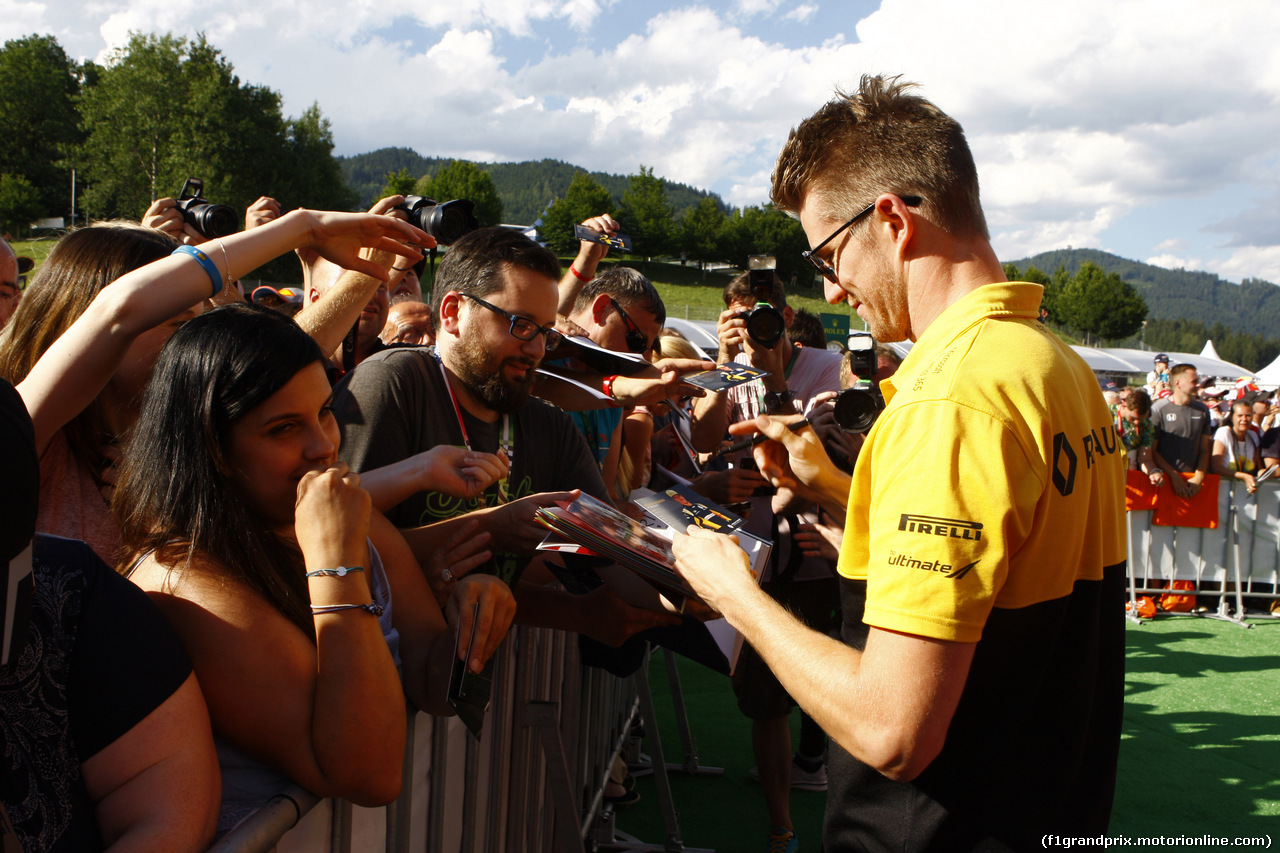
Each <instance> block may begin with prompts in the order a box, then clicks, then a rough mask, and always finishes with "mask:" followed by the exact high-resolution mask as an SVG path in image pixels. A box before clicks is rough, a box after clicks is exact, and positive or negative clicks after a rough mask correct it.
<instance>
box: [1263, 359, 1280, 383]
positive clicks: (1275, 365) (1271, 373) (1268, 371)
mask: <svg viewBox="0 0 1280 853" xmlns="http://www.w3.org/2000/svg"><path fill="white" fill-rule="evenodd" d="M1258 385H1259V386H1262V387H1265V388H1280V356H1277V357H1276V360H1275V361H1273V362H1271V363H1270V364H1268V365H1267V366H1266V367H1264V368H1262V369H1261V370H1259V371H1258Z"/></svg>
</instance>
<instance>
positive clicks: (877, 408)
mask: <svg viewBox="0 0 1280 853" xmlns="http://www.w3.org/2000/svg"><path fill="white" fill-rule="evenodd" d="M849 352H850V353H851V354H852V356H853V364H852V367H853V375H854V376H856V377H857V378H858V381H857V382H856V383H855V384H854V386H853V387H852V388H846V389H844V390H843V391H841V392H840V393H839V394H837V395H836V401H835V416H836V423H837V424H839V425H840V428H841V429H843V430H844V431H845V432H855V433H860V432H866V431H867V430H869V429H871V427H872V425H874V424H875V422H876V418H877V417H879V416H880V413H881V412H882V411H884V395H883V394H881V393H880V386H879V385H878V384H876V382H875V379H874V377H875V375H876V370H877V369H878V367H879V364H878V363H877V361H876V339H875V338H873V337H871V335H868V334H866V333H865V332H858V333H854V334H852V335H850V336H849Z"/></svg>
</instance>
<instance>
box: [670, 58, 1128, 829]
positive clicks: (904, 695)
mask: <svg viewBox="0 0 1280 853" xmlns="http://www.w3.org/2000/svg"><path fill="white" fill-rule="evenodd" d="M911 89H912V87H911V86H910V85H909V84H904V83H901V82H900V81H898V80H897V79H896V78H893V79H885V78H880V77H866V78H863V80H862V83H861V85H860V87H859V89H858V91H856V92H853V93H849V94H845V93H841V94H840V95H839V97H837V98H836V99H834V100H832V101H831V102H830V103H828V104H827V105H826V106H824V107H823V108H822V109H820V110H819V111H818V112H817V113H816V114H815V115H813V116H812V117H810V118H809V119H807V120H806V121H805V122H803V123H802V124H801V125H800V126H799V127H798V128H796V129H795V130H793V131H792V133H791V137H790V138H789V140H788V141H787V144H786V146H785V147H784V148H783V151H782V153H781V155H780V156H779V158H778V165H777V168H776V170H775V173H774V183H773V201H774V203H775V205H777V206H778V207H780V208H782V209H784V210H788V211H791V212H793V213H795V214H796V215H798V217H799V219H800V222H801V224H802V226H803V227H804V229H805V233H806V235H807V236H808V239H809V244H810V246H812V247H813V248H812V249H811V250H810V252H808V253H806V257H807V258H809V260H810V261H811V262H812V263H813V264H814V266H815V267H816V268H817V269H818V270H819V271H820V272H821V273H822V275H823V276H824V277H825V278H826V280H827V284H826V295H827V299H828V301H830V302H832V303H837V302H841V301H845V302H847V303H848V304H849V305H850V306H852V307H853V308H854V309H855V310H856V311H857V313H858V316H859V317H861V318H862V319H863V320H865V321H866V322H867V323H868V324H869V326H870V327H871V332H872V334H873V335H875V337H876V338H877V339H878V340H882V341H898V340H911V341H914V342H915V345H914V347H913V348H912V350H911V353H910V354H909V355H908V356H907V358H906V360H905V361H904V362H903V364H902V366H901V367H900V368H899V370H898V372H897V374H896V375H895V376H894V377H893V378H892V379H890V380H886V381H885V382H883V383H882V384H881V389H882V391H883V392H884V396H885V400H886V402H887V406H886V409H885V411H884V412H883V414H882V415H881V417H880V419H879V421H878V422H877V424H876V426H875V428H874V429H873V430H872V432H871V433H870V435H869V436H868V438H867V442H866V444H865V446H864V447H863V449H862V452H861V454H860V456H859V458H858V462H857V466H856V468H855V471H854V474H853V476H852V477H848V476H846V475H842V474H841V473H840V472H839V471H838V469H836V468H835V467H834V466H832V465H831V464H830V463H829V462H828V461H827V460H826V457H825V455H824V454H823V453H822V452H821V449H820V445H819V444H818V442H817V441H816V438H815V436H814V435H813V432H812V431H811V430H805V431H801V432H799V433H792V432H790V431H789V430H787V429H786V428H785V426H784V423H785V422H786V421H787V420H794V419H786V418H777V419H775V418H760V419H759V420H758V421H757V422H756V423H755V424H754V425H744V426H747V427H748V428H750V427H752V426H753V427H754V428H755V429H759V430H762V431H764V432H765V433H766V434H768V435H769V436H770V437H771V438H773V439H774V440H775V441H771V442H767V443H766V444H764V445H762V446H761V448H760V453H759V455H760V457H761V460H760V461H761V470H762V471H763V472H764V473H766V474H767V475H768V476H769V477H770V478H771V479H772V480H774V482H775V483H778V484H780V485H793V486H795V487H796V488H799V489H802V490H804V491H807V492H809V493H811V494H812V496H813V497H814V498H815V499H817V500H819V501H821V502H822V503H824V504H825V505H827V506H828V507H830V508H832V509H839V510H841V511H843V510H844V509H845V507H846V505H847V523H846V527H845V539H844V543H843V546H842V548H841V554H840V562H839V571H840V575H841V584H842V587H841V597H842V606H843V608H844V614H845V618H844V632H845V634H844V641H845V642H844V644H841V643H838V642H836V641H834V640H831V639H829V638H827V637H824V636H821V635H818V634H816V633H814V632H811V631H808V630H807V629H805V628H804V627H803V626H802V625H800V624H799V623H798V622H796V621H795V620H794V619H793V618H792V617H791V616H790V615H789V614H787V613H786V612H785V611H784V610H782V609H781V608H780V607H778V606H777V605H776V604H775V603H774V602H772V601H771V600H770V599H769V598H768V597H767V596H764V595H762V594H761V593H760V591H759V590H758V588H757V587H756V586H755V584H754V583H753V582H752V579H751V578H750V576H749V574H748V572H747V570H746V562H745V560H744V559H743V558H742V556H741V555H740V549H737V548H736V547H735V546H734V545H733V543H732V541H731V540H730V539H728V538H727V537H724V536H722V535H720V534H714V533H711V532H708V531H697V530H691V531H690V534H689V535H687V536H682V537H679V539H678V541H677V543H676V546H675V553H676V556H677V565H678V568H679V570H680V571H681V573H682V574H684V576H685V577H686V578H687V579H688V580H689V581H690V583H692V584H693V586H694V587H695V589H697V590H698V592H699V594H700V595H702V596H703V597H704V598H705V599H706V600H707V601H708V603H710V604H711V605H712V606H713V607H714V608H715V609H716V610H718V611H720V612H721V613H723V614H724V615H725V616H726V617H727V618H728V619H729V621H730V622H731V623H733V624H734V625H735V626H736V627H737V628H738V629H739V630H740V631H741V632H742V633H743V635H744V636H745V638H746V639H747V640H748V641H749V642H750V643H751V644H752V645H753V646H754V647H755V648H756V650H757V651H758V652H760V654H761V656H762V657H763V658H764V659H765V661H766V662H767V663H768V664H769V665H770V667H771V668H772V669H773V670H774V672H775V673H777V674H778V676H779V679H780V680H781V681H782V683H783V685H784V686H785V687H786V688H787V690H788V692H790V693H791V695H792V696H793V697H795V699H796V700H797V701H798V702H799V703H800V704H801V705H802V706H803V707H804V708H805V709H806V710H807V711H808V712H809V713H810V714H811V715H812V716H813V717H814V718H815V719H816V720H817V721H818V722H819V723H820V724H821V725H822V726H823V728H825V729H826V731H827V733H828V734H829V735H830V736H831V738H832V741H833V746H832V755H831V758H830V763H829V771H828V773H829V776H830V789H829V794H828V804H827V817H826V829H825V848H826V849H828V850H840V851H845V850H911V851H917V850H941V851H958V850H1025V849H1030V848H1032V847H1035V848H1037V849H1038V848H1040V847H1041V844H1042V837H1043V836H1045V835H1059V836H1077V837H1078V836H1084V835H1094V836H1096V835H1098V834H1100V833H1103V832H1105V831H1106V827H1107V823H1108V820H1109V818H1110V812H1111V801H1112V795H1113V793H1114V788H1115V768H1116V756H1117V753H1118V749H1119V739H1120V726H1121V715H1122V706H1123V689H1124V657H1123V656H1124V628H1123V601H1124V584H1125V539H1124V514H1123V513H1124V499H1123V498H1124V496H1123V482H1124V453H1123V449H1122V448H1121V447H1120V444H1119V440H1118V438H1117V436H1116V433H1115V428H1114V426H1113V425H1112V422H1111V417H1110V412H1109V411H1108V409H1107V406H1106V403H1105V402H1104V401H1103V398H1102V395H1101V392H1100V391H1099V389H1098V384H1097V382H1096V381H1095V379H1094V377H1093V374H1092V372H1091V371H1090V370H1089V369H1088V367H1087V366H1086V365H1085V364H1084V362H1083V361H1082V360H1081V359H1080V358H1079V357H1077V356H1076V355H1075V354H1074V353H1073V352H1072V350H1071V349H1070V347H1068V346H1066V345H1065V344H1064V343H1063V342H1062V341H1061V340H1059V339H1058V338H1057V337H1056V336H1055V335H1053V334H1052V333H1051V332H1049V331H1048V330H1047V329H1046V328H1045V327H1044V326H1043V325H1042V324H1041V323H1040V321H1039V308H1040V298H1041V295H1042V291H1041V288H1040V287H1039V286H1037V285H1034V284H1027V283H1016V282H1015V283H1011V282H1007V281H1006V280H1005V277H1004V274H1003V271H1002V268H1001V265H1000V263H999V261H998V260H997V258H996V256H995V253H994V252H993V250H992V249H991V245H990V242H989V236H988V232H987V227H986V221H985V218H984V216H983V213H982V208H981V204H980V202H979V196H978V180H977V173H976V169H975V167H974V165H973V158H972V155H971V154H970V152H969V149H968V145H967V144H966V142H965V139H964V133H963V131H962V130H961V128H960V126H959V124H958V123H956V122H955V121H954V120H953V119H951V118H950V117H948V116H947V115H946V114H944V113H943V112H942V111H941V110H939V109H938V108H937V107H936V106H934V105H933V104H931V103H930V102H928V101H926V100H924V99H923V98H921V97H919V96H918V95H915V94H913V93H912V91H911ZM736 431H743V428H741V427H740V428H738V430H736Z"/></svg>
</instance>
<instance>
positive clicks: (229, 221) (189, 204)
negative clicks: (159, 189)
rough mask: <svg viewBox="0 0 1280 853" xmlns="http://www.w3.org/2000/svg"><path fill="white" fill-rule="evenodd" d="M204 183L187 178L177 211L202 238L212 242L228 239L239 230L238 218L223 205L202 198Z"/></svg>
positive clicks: (196, 179)
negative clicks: (223, 238) (217, 239)
mask: <svg viewBox="0 0 1280 853" xmlns="http://www.w3.org/2000/svg"><path fill="white" fill-rule="evenodd" d="M203 193H204V181H202V180H200V179H199V178H187V182H186V183H185V184H183V185H182V192H181V193H180V194H179V196H178V205H177V207H178V210H181V211H182V219H183V221H184V222H186V223H187V224H188V225H190V226H191V227H192V228H194V229H195V230H196V231H197V232H198V233H199V234H200V236H202V237H205V238H207V239H209V240H213V239H215V238H217V237H230V236H231V235H232V234H234V233H236V232H237V231H239V230H240V217H239V216H238V215H236V212H235V211H234V210H232V209H231V207H229V206H228V205H225V204H213V203H212V202H210V201H209V200H208V199H206V198H204V197H203Z"/></svg>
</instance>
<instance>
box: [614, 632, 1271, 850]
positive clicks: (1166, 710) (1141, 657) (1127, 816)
mask: <svg viewBox="0 0 1280 853" xmlns="http://www.w3.org/2000/svg"><path fill="white" fill-rule="evenodd" d="M1252 624H1253V626H1254V627H1253V628H1251V629H1247V630H1246V629H1244V628H1241V627H1239V626H1237V625H1234V624H1229V623H1225V622H1220V621H1216V620H1209V619H1201V618H1194V617H1170V616H1162V617H1161V618H1159V619H1156V620H1154V621H1151V622H1148V623H1146V624H1144V625H1142V626H1133V625H1130V626H1129V628H1128V630H1127V669H1128V675H1127V677H1126V694H1125V723H1124V739H1123V741H1122V742H1121V748H1120V768H1119V778H1118V782H1117V793H1116V801H1115V808H1114V811H1113V814H1112V820H1111V828H1110V834H1111V835H1121V834H1123V835H1128V836H1131V837H1138V836H1150V835H1166V836H1168V835H1186V836H1200V835H1206V834H1207V835H1216V836H1230V837H1234V836H1238V835H1248V834H1263V833H1269V834H1270V835H1271V837H1272V839H1273V841H1274V842H1275V843H1280V622H1278V621H1271V620H1256V621H1254V622H1253V623H1252ZM679 669H680V678H681V682H682V687H683V692H684V698H685V704H686V705H687V707H688V714H689V724H690V727H691V730H692V732H693V736H694V739H695V740H696V742H697V747H698V753H699V759H700V761H701V763H702V764H703V765H710V766H716V767H723V768H725V775H724V776H722V777H716V776H689V775H687V774H684V773H679V772H673V773H671V775H670V778H671V785H672V789H673V791H674V795H675V801H676V806H677V808H678V809H679V820H680V831H681V837H682V839H683V841H684V845H685V846H686V847H701V848H714V849H716V850H718V851H721V853H737V851H747V852H748V853H750V851H760V853H764V851H765V850H766V847H767V845H766V841H767V837H766V836H767V834H768V831H769V826H768V815H767V813H766V812H765V809H764V798H763V796H762V795H761V792H760V786H759V785H757V784H755V783H754V782H751V781H750V780H749V779H748V778H747V770H748V768H750V767H751V766H752V765H753V764H754V763H755V760H754V759H753V758H752V755H751V729H750V723H749V722H748V721H747V720H746V719H745V718H744V717H743V716H742V715H741V714H740V713H738V710H737V707H736V705H735V704H734V700H733V690H732V689H731V688H730V686H729V680H728V679H727V678H724V677H723V676H720V675H717V674H715V673H713V672H711V671H710V670H707V669H704V668H703V667H701V666H698V665H697V664H694V663H691V662H689V661H687V660H683V659H680V660H679ZM650 679H651V681H652V685H653V694H654V695H653V699H654V705H655V707H656V709H657V715H658V726H659V731H660V732H661V734H662V743H663V747H664V749H665V750H666V757H667V761H668V762H677V763H678V762H680V761H681V759H682V756H681V754H680V741H679V736H678V734H677V729H676V727H675V722H674V715H673V711H672V703H671V697H670V691H669V689H668V686H667V674H666V668H665V665H664V664H663V660H662V657H661V655H659V654H655V655H654V657H653V663H652V666H651V669H650ZM798 721H799V715H798V714H793V738H795V739H798V737H799V732H798V728H799V725H798ZM1046 736H1051V733H1046ZM1028 760H1034V756H1029V757H1028ZM637 790H639V791H640V794H641V796H642V798H643V799H642V800H641V802H640V803H639V804H637V805H636V806H633V807H632V808H629V809H627V810H625V811H622V812H621V813H620V814H619V815H618V820H617V826H618V829H619V830H620V831H622V832H625V833H627V834H629V835H632V836H635V837H636V838H638V839H640V840H642V841H645V842H648V843H650V844H657V845H662V844H663V843H664V842H665V840H666V832H665V830H664V828H663V823H662V814H661V811H660V809H659V806H658V801H657V793H656V790H655V787H654V782H653V780H652V779H651V778H642V779H641V780H640V782H639V786H638V788H637ZM825 799H826V795H825V794H815V793H806V792H800V791H793V792H792V797H791V808H792V818H793V820H794V821H795V825H796V831H797V833H798V834H799V836H800V840H801V850H807V851H815V853H816V851H817V850H819V848H820V842H821V827H822V810H823V805H824V802H825ZM1181 849H1194V848H1188V847H1183V848H1181Z"/></svg>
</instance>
